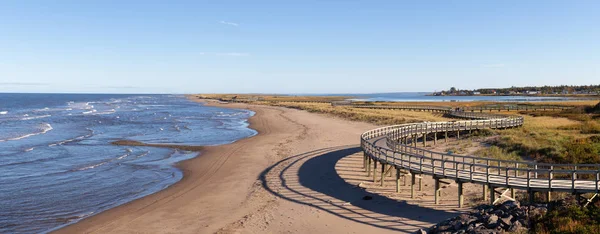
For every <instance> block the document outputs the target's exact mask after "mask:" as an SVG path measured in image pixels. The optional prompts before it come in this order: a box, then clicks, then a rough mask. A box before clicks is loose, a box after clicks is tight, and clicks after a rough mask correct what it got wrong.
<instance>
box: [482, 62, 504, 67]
mask: <svg viewBox="0 0 600 234" xmlns="http://www.w3.org/2000/svg"><path fill="white" fill-rule="evenodd" d="M505 66H506V65H505V64H503V63H494V64H484V65H482V67H505Z"/></svg>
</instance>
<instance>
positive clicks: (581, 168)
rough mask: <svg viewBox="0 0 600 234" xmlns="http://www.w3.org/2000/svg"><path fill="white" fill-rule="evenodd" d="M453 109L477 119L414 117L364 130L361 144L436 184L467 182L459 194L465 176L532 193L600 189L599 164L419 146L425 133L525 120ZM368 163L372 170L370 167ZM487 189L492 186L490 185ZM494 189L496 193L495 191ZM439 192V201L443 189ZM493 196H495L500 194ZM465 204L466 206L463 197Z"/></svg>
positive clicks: (374, 156) (375, 156)
mask: <svg viewBox="0 0 600 234" xmlns="http://www.w3.org/2000/svg"><path fill="white" fill-rule="evenodd" d="M448 115H450V116H453V117H457V118H463V119H473V120H462V121H452V122H425V123H410V124H401V125H394V126H387V127H382V128H377V129H373V130H370V131H367V132H365V133H363V134H362V135H361V147H362V149H363V151H364V153H365V158H366V160H374V161H375V166H376V163H377V162H379V163H381V164H382V165H390V166H393V167H395V168H396V169H397V170H401V169H402V170H406V171H408V173H409V174H413V175H414V174H426V175H431V176H433V177H434V178H435V179H436V185H437V184H438V183H439V182H438V180H439V179H452V180H454V181H456V182H457V183H459V184H460V186H461V187H460V189H459V193H460V194H459V196H462V183H463V182H470V183H478V184H483V185H484V186H488V187H489V188H490V189H494V188H507V189H511V191H513V190H512V189H522V190H526V191H528V192H529V193H530V199H532V196H533V195H532V194H533V192H534V191H546V192H549V191H565V192H571V193H576V194H582V193H589V192H592V193H598V192H600V191H599V182H600V165H598V164H547V163H536V162H526V161H512V160H500V159H492V158H482V157H475V156H463V155H456V154H450V153H441V152H435V151H431V150H427V149H424V148H419V147H417V144H418V143H417V141H418V139H422V142H423V144H426V141H427V139H431V138H433V139H434V143H435V142H437V139H438V134H442V135H443V136H444V138H445V139H447V138H448V133H456V134H455V136H456V137H460V132H461V131H462V132H465V131H472V130H479V129H505V128H513V127H519V126H521V125H523V121H524V120H523V117H520V116H506V115H490V114H481V113H476V112H453V111H450V112H448ZM367 166H370V164H369V163H367V162H365V167H367ZM384 168H385V166H384ZM367 169H368V170H369V172H370V168H367ZM382 178H383V177H382ZM414 178H415V177H414V176H413V183H412V184H411V185H414ZM411 187H412V186H411ZM436 189H437V188H436ZM413 190H414V188H413ZM484 191H487V190H485V187H484ZM492 191H494V190H492ZM413 193H414V191H413ZM513 193H514V192H513ZM490 195H491V196H492V197H493V196H494V192H492V194H490ZM435 196H436V203H437V200H438V197H437V196H438V193H437V192H436V193H435ZM484 196H485V195H484ZM490 201H492V202H494V199H491V200H490ZM460 205H461V206H462V200H461V204H460Z"/></svg>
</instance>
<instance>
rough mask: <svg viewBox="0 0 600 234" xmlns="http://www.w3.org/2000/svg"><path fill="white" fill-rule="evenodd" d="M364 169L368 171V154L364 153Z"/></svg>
mask: <svg viewBox="0 0 600 234" xmlns="http://www.w3.org/2000/svg"><path fill="white" fill-rule="evenodd" d="M363 168H364V169H365V170H366V169H367V153H363Z"/></svg>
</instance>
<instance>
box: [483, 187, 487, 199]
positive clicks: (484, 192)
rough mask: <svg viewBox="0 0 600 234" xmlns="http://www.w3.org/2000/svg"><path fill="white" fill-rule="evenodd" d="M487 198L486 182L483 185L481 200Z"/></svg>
mask: <svg viewBox="0 0 600 234" xmlns="http://www.w3.org/2000/svg"><path fill="white" fill-rule="evenodd" d="M487 199H488V187H487V185H486V184H484V185H483V200H484V201H487Z"/></svg>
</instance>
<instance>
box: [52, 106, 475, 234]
mask: <svg viewBox="0 0 600 234" xmlns="http://www.w3.org/2000/svg"><path fill="white" fill-rule="evenodd" d="M208 105H214V106H219V107H226V108H243V109H249V110H252V111H254V112H256V115H255V116H253V117H252V118H250V119H249V122H250V127H251V128H253V129H255V130H257V131H258V135H256V136H254V137H250V138H246V139H243V140H240V141H237V142H235V143H232V144H228V145H221V146H215V147H206V149H205V150H204V151H202V153H201V155H200V156H198V157H196V158H194V159H190V160H187V161H184V162H182V163H180V164H179V165H178V167H179V168H181V169H182V170H183V171H184V178H183V179H182V180H181V181H180V182H178V183H176V184H174V185H172V186H170V187H169V188H167V189H165V190H163V191H160V192H158V193H155V194H153V195H150V196H147V197H144V198H141V199H138V200H135V201H133V202H130V203H128V204H125V205H122V206H119V207H116V208H113V209H110V210H108V211H105V212H102V213H100V214H97V215H95V216H92V217H90V218H87V219H85V220H82V221H80V222H78V223H76V224H73V225H70V226H67V227H65V228H63V229H60V230H58V231H56V233H362V232H376V233H383V232H402V233H411V232H414V231H416V230H418V229H419V228H426V227H429V226H431V225H432V224H434V223H437V222H439V221H441V220H443V219H445V218H449V217H452V216H455V215H456V212H459V211H460V210H458V209H457V208H456V198H455V196H447V197H444V199H443V201H442V204H441V205H438V206H434V205H433V189H432V188H431V187H432V184H433V183H432V180H430V179H428V178H425V179H424V189H423V191H420V192H419V193H418V196H417V197H416V198H415V199H410V192H409V187H408V186H404V187H403V192H401V193H399V194H396V193H395V192H394V188H395V186H394V183H393V181H392V179H391V178H390V179H389V180H388V181H387V182H386V186H384V187H381V186H379V182H378V183H376V184H375V183H373V182H372V180H371V178H369V177H366V175H365V173H364V171H363V170H362V168H361V167H362V161H361V160H362V152H361V151H360V147H359V145H358V144H359V135H360V134H361V133H362V132H364V131H366V130H369V129H372V128H375V127H377V126H375V125H372V124H367V123H360V122H351V121H347V120H342V119H338V118H333V117H329V116H325V115H320V114H312V113H308V112H306V111H301V110H295V109H288V108H282V107H270V106H259V105H247V104H218V103H215V102H211V103H209V104H208ZM453 189H456V188H453V187H452V185H449V187H448V188H446V189H444V191H443V193H448V194H456V193H455V192H453V191H452V190H453ZM476 189H477V188H471V189H468V190H467V191H471V193H477V191H478V190H476ZM366 195H368V196H372V197H373V199H372V200H363V199H362V198H363V197H364V196H366Z"/></svg>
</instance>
